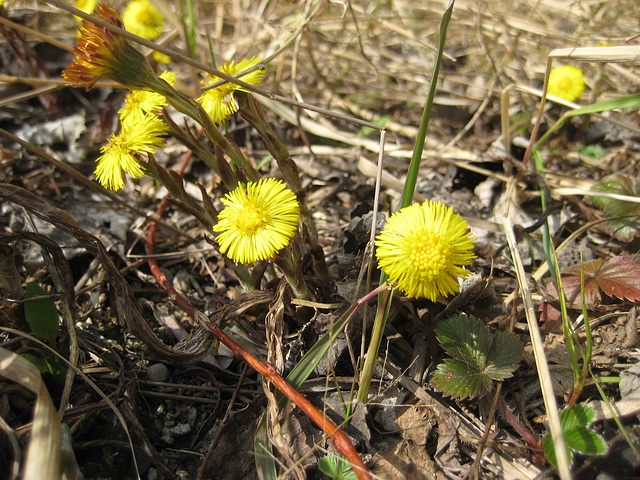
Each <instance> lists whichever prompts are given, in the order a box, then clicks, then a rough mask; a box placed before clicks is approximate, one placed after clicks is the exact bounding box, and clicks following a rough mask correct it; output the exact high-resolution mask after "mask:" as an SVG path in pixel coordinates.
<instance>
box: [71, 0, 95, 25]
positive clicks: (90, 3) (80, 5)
mask: <svg viewBox="0 0 640 480" xmlns="http://www.w3.org/2000/svg"><path fill="white" fill-rule="evenodd" d="M75 4H76V8H77V9H78V10H82V11H83V12H84V13H88V14H92V13H93V11H94V10H95V9H96V6H97V5H98V0H76V2H75ZM74 18H75V19H76V21H77V22H82V19H81V18H80V17H74Z"/></svg>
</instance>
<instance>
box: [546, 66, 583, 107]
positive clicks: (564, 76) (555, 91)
mask: <svg viewBox="0 0 640 480" xmlns="http://www.w3.org/2000/svg"><path fill="white" fill-rule="evenodd" d="M583 90H584V75H583V74H582V70H580V69H579V68H578V67H574V66H572V65H565V66H564V67H557V68H554V69H553V70H551V74H550V75H549V87H548V89H547V93H548V94H549V95H553V96H554V97H558V98H561V99H563V100H567V101H568V102H573V101H575V100H577V99H578V97H579V96H580V94H581V93H582V91H583Z"/></svg>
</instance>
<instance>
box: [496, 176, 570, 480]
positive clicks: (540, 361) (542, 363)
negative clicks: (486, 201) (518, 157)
mask: <svg viewBox="0 0 640 480" xmlns="http://www.w3.org/2000/svg"><path fill="white" fill-rule="evenodd" d="M513 185H514V183H513V182H512V183H510V184H509V187H513ZM510 190H511V188H507V193H506V195H507V196H506V198H509V197H508V192H509V191H510ZM502 208H503V212H502V216H501V217H502V221H503V228H504V233H505V235H506V237H507V243H508V244H509V250H510V252H511V255H512V258H513V262H514V265H515V269H516V274H517V277H518V285H519V286H520V292H521V295H522V302H523V304H524V311H525V315H526V317H527V325H528V327H529V335H530V336H531V343H532V347H533V354H534V357H535V360H536V368H537V371H538V378H539V380H540V387H541V390H542V397H543V399H544V405H545V408H546V410H547V415H548V416H549V429H550V431H551V436H552V437H553V443H554V445H555V451H556V454H557V459H558V469H559V471H560V478H561V479H562V480H570V479H571V472H570V470H569V460H568V458H567V449H566V448H565V442H564V436H563V432H562V426H561V424H560V416H559V415H558V405H557V403H556V397H555V393H554V391H553V385H552V383H551V373H550V371H549V365H548V364H547V358H546V355H545V352H544V347H543V345H542V337H541V336H540V330H539V328H538V322H537V319H536V313H535V310H534V307H533V300H532V299H531V292H530V290H529V285H528V284H527V278H526V273H525V270H524V265H523V264H522V258H521V257H520V252H519V251H518V246H517V241H516V238H515V234H514V230H513V223H512V222H511V218H510V214H509V204H508V203H507V204H503V205H502ZM496 217H498V215H496Z"/></svg>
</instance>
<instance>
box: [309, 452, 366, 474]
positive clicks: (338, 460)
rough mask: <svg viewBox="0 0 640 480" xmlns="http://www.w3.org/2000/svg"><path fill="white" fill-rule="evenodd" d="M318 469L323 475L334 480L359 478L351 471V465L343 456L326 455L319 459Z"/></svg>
mask: <svg viewBox="0 0 640 480" xmlns="http://www.w3.org/2000/svg"><path fill="white" fill-rule="evenodd" d="M318 468H319V469H320V471H321V472H322V473H324V474H325V475H328V476H329V477H331V478H332V479H334V480H357V479H358V476H357V475H356V473H355V472H354V471H353V470H352V469H351V464H350V463H349V461H348V460H347V459H346V458H344V457H343V456H342V455H340V456H336V455H330V454H329V455H325V456H324V457H321V458H319V459H318Z"/></svg>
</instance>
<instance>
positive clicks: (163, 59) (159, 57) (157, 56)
mask: <svg viewBox="0 0 640 480" xmlns="http://www.w3.org/2000/svg"><path fill="white" fill-rule="evenodd" d="M151 56H152V57H153V59H154V60H155V61H156V62H157V63H163V64H164V65H169V62H170V61H171V57H170V56H169V55H165V54H164V53H160V52H155V51H154V52H153V54H152V55H151Z"/></svg>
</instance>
